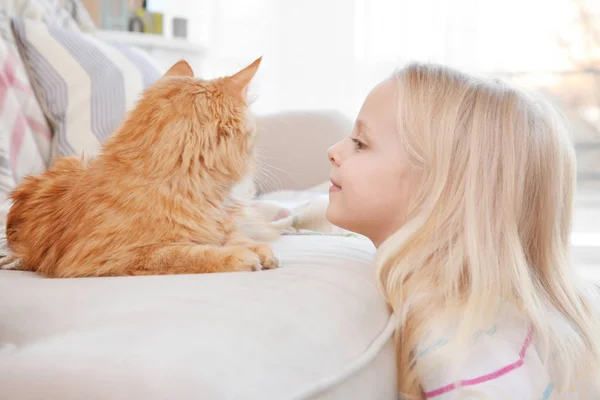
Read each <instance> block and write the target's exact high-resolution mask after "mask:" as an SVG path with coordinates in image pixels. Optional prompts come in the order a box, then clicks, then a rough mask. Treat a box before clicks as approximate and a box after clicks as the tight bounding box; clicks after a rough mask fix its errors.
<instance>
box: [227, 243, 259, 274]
mask: <svg viewBox="0 0 600 400" xmlns="http://www.w3.org/2000/svg"><path fill="white" fill-rule="evenodd" d="M227 264H228V269H230V270H231V271H237V272H251V271H260V270H261V269H262V263H261V260H260V257H259V255H258V254H256V253H255V252H253V251H252V250H250V249H247V248H239V249H236V250H235V251H234V252H233V253H232V254H231V255H229V257H227Z"/></svg>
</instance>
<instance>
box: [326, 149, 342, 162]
mask: <svg viewBox="0 0 600 400" xmlns="http://www.w3.org/2000/svg"><path fill="white" fill-rule="evenodd" d="M337 147H338V145H337V144H335V145H333V146H331V147H330V148H329V149H328V150H327V158H329V162H330V163H331V165H334V166H336V167H339V166H340V155H339V151H338V150H337Z"/></svg>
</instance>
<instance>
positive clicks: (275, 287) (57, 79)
mask: <svg viewBox="0 0 600 400" xmlns="http://www.w3.org/2000/svg"><path fill="white" fill-rule="evenodd" d="M68 4H69V8H66V7H65V5H64V4H63V2H62V1H60V0H2V1H1V2H0V7H1V8H0V33H1V35H2V37H1V39H2V42H1V43H0V44H1V46H2V47H1V48H0V61H1V62H2V65H3V68H2V69H1V71H0V96H1V99H2V101H3V103H2V109H1V110H0V194H1V195H2V199H1V200H2V205H1V207H0V222H1V223H2V225H1V226H2V228H0V231H2V234H1V235H0V236H3V235H4V232H3V231H4V222H5V218H6V213H7V212H8V210H9V208H10V202H9V201H8V200H6V196H7V194H8V193H9V192H10V190H11V189H12V188H14V187H15V186H16V185H17V184H18V183H19V182H20V180H21V179H22V178H23V177H24V176H26V175H28V174H32V173H37V172H41V171H43V170H44V169H45V168H47V167H48V166H49V165H51V163H52V162H53V160H54V159H55V158H56V157H60V156H64V155H70V154H84V155H86V156H92V157H93V153H94V152H95V151H97V149H98V147H99V146H100V145H101V144H102V143H103V141H104V140H106V138H107V137H108V135H110V133H111V131H112V130H113V129H114V128H115V126H116V125H118V123H119V122H120V120H121V119H122V117H123V115H124V113H125V112H126V111H127V109H128V107H131V105H132V104H133V102H134V101H135V98H136V97H137V96H138V95H139V93H140V92H141V91H142V90H143V88H144V87H145V86H147V85H148V84H150V83H151V82H152V81H153V80H154V79H156V78H157V77H158V76H160V73H161V68H163V67H164V66H160V65H158V63H157V62H156V60H152V59H151V57H149V56H148V55H147V54H144V53H143V52H142V51H141V50H140V49H136V48H132V47H130V46H127V45H124V44H120V43H114V42H106V41H102V40H100V39H98V38H97V37H95V35H94V28H93V24H91V22H90V20H89V17H87V16H86V13H85V9H83V7H81V6H80V4H79V3H78V2H77V1H75V2H73V1H69V2H68ZM73 7H74V8H73ZM73 9H76V10H77V12H73ZM197 72H198V71H197ZM198 74H199V75H200V76H201V75H202V72H201V71H200V72H199V73H198ZM257 126H258V130H259V143H258V153H259V154H260V155H261V159H264V160H268V165H264V166H263V168H262V169H261V170H260V172H258V173H257V174H256V175H253V176H251V177H249V178H248V179H247V180H245V181H244V182H243V183H242V184H240V185H239V186H238V187H237V188H236V190H237V193H238V195H239V196H240V197H243V198H245V199H246V200H247V201H250V202H251V203H252V205H253V206H255V207H257V209H259V210H260V211H261V212H262V213H263V214H264V216H265V218H269V219H270V220H271V223H272V224H273V225H274V226H276V227H278V228H279V229H280V230H281V232H282V236H281V238H280V239H279V240H277V241H276V242H275V243H274V244H273V246H274V251H275V253H276V254H277V256H278V257H279V259H280V264H281V267H280V268H278V269H275V270H269V271H259V272H252V273H221V274H219V273H216V274H204V275H176V276H148V277H115V278H84V279H47V278H43V277H40V276H38V275H36V274H33V273H29V272H23V271H20V270H19V269H18V267H19V265H18V260H17V261H15V260H12V259H11V258H10V251H9V250H8V249H7V248H6V245H5V237H4V246H3V247H2V249H1V251H0V260H3V262H2V267H1V269H0V304H1V306H0V399H2V400H4V399H6V400H34V399H35V400H38V399H42V398H43V399H45V400H75V399H77V400H80V399H86V400H96V399H98V400H100V399H145V400H158V399H211V400H213V399H214V400H220V399H227V400H234V399H250V400H251V399H261V400H264V399H277V400H281V399H298V400H299V399H369V400H391V399H395V398H397V394H396V367H395V360H394V351H393V345H392V339H391V337H392V333H393V330H394V325H395V320H394V316H393V314H392V313H391V312H390V309H389V307H388V305H387V304H386V302H385V300H384V299H383V297H382V296H381V295H380V293H379V291H378V289H377V286H376V282H375V280H374V275H375V274H374V271H373V269H372V265H371V261H372V258H373V255H374V250H375V249H374V248H373V246H372V244H371V243H370V242H369V241H368V240H366V239H365V238H363V237H361V236H359V235H355V234H352V233H351V232H346V231H343V230H341V229H339V228H336V227H334V226H332V225H331V224H329V223H328V222H327V221H326V219H325V218H324V209H325V207H326V205H327V199H328V198H327V186H328V185H327V181H328V175H329V165H328V161H327V159H326V156H325V150H326V149H327V147H328V146H330V145H331V144H333V143H335V142H336V141H338V140H339V139H340V138H342V137H344V136H345V135H346V134H347V133H348V131H349V129H350V126H351V121H349V120H347V118H345V117H344V116H342V115H341V114H339V113H336V112H333V111H327V110H321V111H297V112H288V113H277V114H272V115H259V116H257ZM307 135H308V137H307Z"/></svg>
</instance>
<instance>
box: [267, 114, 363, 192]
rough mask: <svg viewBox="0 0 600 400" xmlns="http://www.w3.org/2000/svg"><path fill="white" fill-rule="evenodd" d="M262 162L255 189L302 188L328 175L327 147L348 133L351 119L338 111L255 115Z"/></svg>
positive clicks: (350, 128)
mask: <svg viewBox="0 0 600 400" xmlns="http://www.w3.org/2000/svg"><path fill="white" fill-rule="evenodd" d="M256 123H257V128H258V145H257V152H258V155H259V163H260V164H262V167H261V168H260V171H259V172H258V176H257V186H258V190H259V193H264V192H270V191H273V190H302V189H308V188H310V187H312V186H315V185H318V184H321V183H323V182H325V181H327V180H328V179H329V172H330V171H331V165H330V163H329V161H328V159H327V149H328V148H329V147H330V146H331V145H333V144H335V143H337V142H338V141H340V140H341V139H343V138H344V137H346V136H347V135H348V134H350V131H351V130H352V124H353V122H352V121H351V120H350V119H349V118H348V117H346V116H345V115H344V114H342V113H340V112H338V111H332V110H322V111H316V110H315V111H293V112H281V113H276V114H270V115H261V116H257V117H256Z"/></svg>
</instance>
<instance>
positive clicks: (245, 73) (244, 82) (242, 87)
mask: <svg viewBox="0 0 600 400" xmlns="http://www.w3.org/2000/svg"><path fill="white" fill-rule="evenodd" d="M261 61H262V57H259V58H257V59H256V60H255V61H254V62H253V63H252V64H250V65H248V66H247V67H246V68H244V69H242V70H241V71H240V72H238V73H236V74H235V75H232V76H230V77H228V78H226V85H227V87H228V88H229V89H230V90H231V91H232V92H233V93H234V94H236V95H238V96H240V97H241V98H243V99H245V98H246V95H247V93H248V86H249V85H250V81H252V78H254V75H256V71H258V66H259V65H260V62H261Z"/></svg>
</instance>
